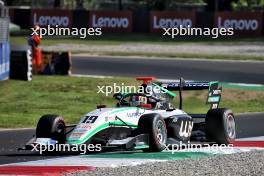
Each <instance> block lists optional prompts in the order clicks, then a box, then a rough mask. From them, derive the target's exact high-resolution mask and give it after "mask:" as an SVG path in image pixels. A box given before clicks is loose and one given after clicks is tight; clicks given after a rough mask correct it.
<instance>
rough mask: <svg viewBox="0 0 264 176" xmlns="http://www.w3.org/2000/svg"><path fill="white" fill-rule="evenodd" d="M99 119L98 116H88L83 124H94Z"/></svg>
mask: <svg viewBox="0 0 264 176" xmlns="http://www.w3.org/2000/svg"><path fill="white" fill-rule="evenodd" d="M97 118H98V116H86V117H85V118H84V119H83V121H82V123H94V122H95V121H96V119H97Z"/></svg>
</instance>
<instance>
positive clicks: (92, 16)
mask: <svg viewBox="0 0 264 176" xmlns="http://www.w3.org/2000/svg"><path fill="white" fill-rule="evenodd" d="M9 14H10V16H11V19H12V20H13V22H14V23H15V24H18V25H20V26H21V27H22V28H27V29H29V28H30V27H32V24H35V23H39V24H41V26H46V25H48V24H49V25H51V26H54V25H59V26H60V27H78V28H80V27H86V28H88V27H102V28H103V31H104V32H152V33H156V32H159V33H160V32H161V29H162V27H179V26H180V25H182V26H188V25H190V26H192V27H209V28H213V27H226V28H230V27H232V28H234V29H235V36H238V37H242V36H243V37H252V36H255V37H257V36H261V35H262V36H263V32H264V27H263V26H264V23H263V19H264V18H263V12H262V11H259V12H257V11H256V12H252V11H242V12H238V11H232V12H231V11H226V12H215V13H213V12H200V11H148V10H134V11H107V10H100V11H86V10H72V11H71V10H59V9H55V10H54V9H21V8H12V9H11V10H10V13H9Z"/></svg>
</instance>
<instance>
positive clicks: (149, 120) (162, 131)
mask: <svg viewBox="0 0 264 176" xmlns="http://www.w3.org/2000/svg"><path fill="white" fill-rule="evenodd" d="M138 124H139V130H140V132H141V133H143V134H148V135H149V148H148V149H144V151H147V152H160V151H162V150H164V149H165V147H166V143H167V128H166V123H165V121H164V120H163V118H162V117H161V116H160V115H158V114H146V115H143V116H142V117H141V118H140V119H139V123H138Z"/></svg>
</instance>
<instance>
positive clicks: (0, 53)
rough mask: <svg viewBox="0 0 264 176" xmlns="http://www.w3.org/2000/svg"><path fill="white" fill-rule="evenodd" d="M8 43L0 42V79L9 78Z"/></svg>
mask: <svg viewBox="0 0 264 176" xmlns="http://www.w3.org/2000/svg"><path fill="white" fill-rule="evenodd" d="M9 70H10V45H9V43H8V42H5V43H0V80H5V79H8V78H9Z"/></svg>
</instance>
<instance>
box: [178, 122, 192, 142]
mask: <svg viewBox="0 0 264 176" xmlns="http://www.w3.org/2000/svg"><path fill="white" fill-rule="evenodd" d="M192 128H193V122H192V121H184V120H183V121H181V128H180V132H179V135H180V136H181V137H186V138H187V137H190V136H191V133H192Z"/></svg>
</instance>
